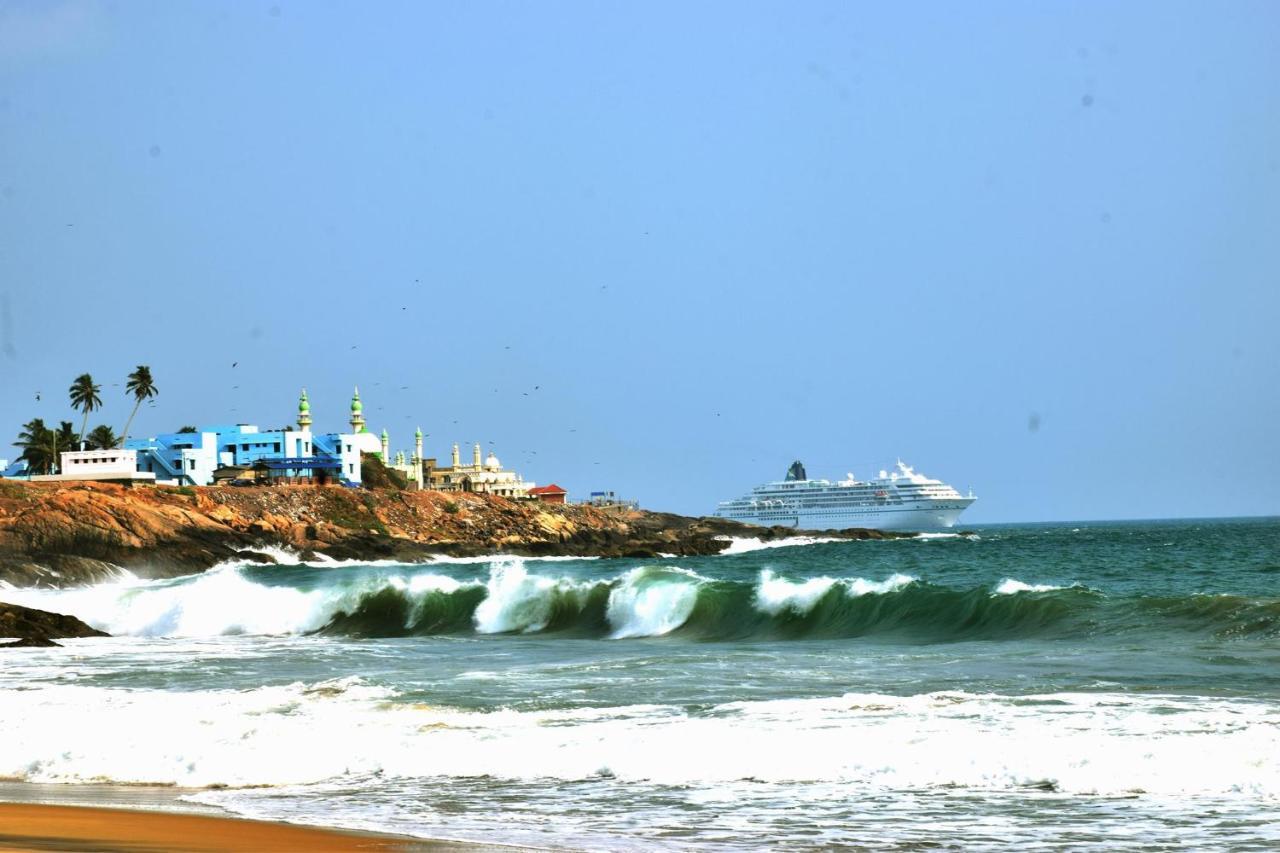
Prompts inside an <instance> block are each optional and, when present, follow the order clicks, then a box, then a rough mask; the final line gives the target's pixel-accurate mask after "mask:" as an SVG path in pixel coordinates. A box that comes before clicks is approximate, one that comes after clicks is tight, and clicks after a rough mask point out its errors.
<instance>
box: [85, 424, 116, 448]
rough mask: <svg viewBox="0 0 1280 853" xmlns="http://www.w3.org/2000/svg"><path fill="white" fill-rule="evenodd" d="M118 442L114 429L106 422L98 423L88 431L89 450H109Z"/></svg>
mask: <svg viewBox="0 0 1280 853" xmlns="http://www.w3.org/2000/svg"><path fill="white" fill-rule="evenodd" d="M119 443H120V437H119V436H117V435H116V431H115V430H113V429H112V428H111V427H109V426H107V425H106V424H99V425H98V426H96V427H94V428H93V429H92V430H90V431H89V449H90V450H110V449H111V448H113V447H115V446H116V445H117V444H119Z"/></svg>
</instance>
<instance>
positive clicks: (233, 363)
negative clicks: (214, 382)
mask: <svg viewBox="0 0 1280 853" xmlns="http://www.w3.org/2000/svg"><path fill="white" fill-rule="evenodd" d="M239 363H240V362H238V361H233V362H231V366H232V367H235V366H236V365H237V364H239Z"/></svg>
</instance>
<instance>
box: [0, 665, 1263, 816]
mask: <svg viewBox="0 0 1280 853" xmlns="http://www.w3.org/2000/svg"><path fill="white" fill-rule="evenodd" d="M86 709H91V713H92V718H93V723H94V724H93V725H92V726H88V725H85V714H86ZM1274 716H1275V706H1274V705H1273V704H1269V703H1265V702H1259V701H1253V700H1244V699H1228V698H1217V697H1215V698H1199V697H1186V696H1155V695H1132V694H1125V693H1098V694H1071V693H1060V694H1052V695H1044V696H1019V697H1005V696H996V695H976V694H968V693H936V694H925V695H917V696H906V697H902V696H892V695H882V694H865V695H864V694H856V695H855V694H850V695H845V696H842V697H837V698H823V699H790V700H774V701H763V702H736V703H730V704H725V705H720V706H717V707H714V708H711V709H708V710H706V711H704V712H701V713H692V712H690V711H688V710H686V709H684V708H682V707H678V706H665V705H636V706H624V707H612V708H584V709H569V710H546V711H525V712H517V711H512V710H499V711H492V712H474V711H462V710H455V709H449V708H437V707H430V706H423V705H419V704H409V703H402V702H398V701H395V696H394V694H393V693H392V692H390V691H388V690H385V689H382V688H378V687H374V686H371V685H368V684H365V683H363V682H361V681H359V680H358V679H345V680H342V681H336V682H324V683H319V684H301V683H299V684H292V685H287V686H280V687H260V688H256V689H252V690H242V691H236V690H203V691H174V692H170V691H159V690H155V691H151V690H124V689H117V688H102V687H82V686H66V685H59V686H50V685H41V684H33V685H31V686H30V688H29V689H26V690H5V691H0V718H2V719H4V720H5V721H6V731H5V735H6V737H5V743H4V748H3V749H2V750H0V776H6V777H9V778H16V779H24V780H28V781H34V782H88V781H113V782H139V783H140V782H150V783H170V784H176V785H194V786H203V785H219V784H222V785H285V784H306V783H318V782H323V781H326V780H328V781H334V780H343V779H359V778H365V777H377V778H388V777H391V778H414V779H416V778H441V777H444V778H448V777H481V776H489V777H493V778H496V779H511V780H537V779H558V780H585V779H594V778H598V777H600V776H602V775H607V776H610V777H613V778H616V779H618V780H621V781H624V782H652V783H657V784H662V785H677V786H684V785H703V786H706V785H723V784H733V783H735V782H736V781H737V780H742V779H752V780H756V781H758V782H764V783H769V782H774V783H797V782H815V783H821V782H829V783H838V784H842V785H846V786H850V787H849V789H848V790H846V792H845V793H846V794H849V793H855V792H857V791H864V792H874V791H877V790H888V789H896V790H921V789H939V790H951V789H955V788H962V789H970V790H979V791H1010V790H1019V789H1022V788H1025V787H1026V786H1029V785H1038V786H1052V787H1053V788H1055V789H1057V790H1059V791H1062V792H1066V793H1080V794H1124V793H1131V792H1134V791H1143V792H1147V793H1149V794H1167V795H1188V794H1190V795H1196V794H1213V795H1220V796H1226V797H1241V798H1253V799H1258V798H1262V799H1266V800H1269V801H1271V802H1275V801H1276V800H1277V799H1280V729H1278V728H1277V727H1276V726H1275V725H1274V719H1273V718H1274ZM104 733H110V734H109V736H104Z"/></svg>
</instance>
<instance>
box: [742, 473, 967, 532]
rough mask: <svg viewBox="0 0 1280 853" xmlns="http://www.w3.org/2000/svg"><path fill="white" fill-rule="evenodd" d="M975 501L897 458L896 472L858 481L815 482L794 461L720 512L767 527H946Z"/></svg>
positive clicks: (851, 475)
mask: <svg viewBox="0 0 1280 853" xmlns="http://www.w3.org/2000/svg"><path fill="white" fill-rule="evenodd" d="M975 500H977V498H976V497H974V495H973V494H972V492H971V493H970V494H968V495H962V494H960V493H959V492H957V491H956V490H955V489H953V488H952V487H951V486H948V485H947V484H946V483H943V482H942V481H941V480H933V479H930V478H929V477H926V476H924V475H923V474H919V473H917V472H916V471H915V470H913V469H912V468H911V466H909V465H907V464H906V463H904V462H902V460H898V464H897V468H896V470H894V471H892V472H889V471H881V472H880V476H879V477H875V478H872V479H870V480H858V479H857V478H856V477H854V476H853V474H849V475H848V477H847V478H846V479H844V480H840V481H838V482H832V481H830V480H810V479H809V478H808V475H807V474H806V473H805V470H804V465H803V464H801V463H800V462H793V463H792V465H791V467H790V468H789V469H788V470H787V476H786V479H784V480H778V481H775V482H772V483H765V484H764V485H760V486H756V487H755V488H754V489H752V490H751V492H750V493H749V494H747V495H744V496H743V497H740V498H737V499H736V500H731V501H723V502H722V503H721V504H720V505H719V507H718V509H717V510H716V515H718V516H720V517H721V518H730V519H733V520H734V521H742V522H746V523H747V524H759V525H763V526H766V527H772V526H774V525H781V526H784V527H796V528H800V529H803V530H843V529H846V528H850V527H865V528H869V529H874V530H921V531H923V530H945V529H947V528H949V527H952V526H954V525H955V523H956V520H957V519H959V517H960V513H962V512H964V510H965V509H966V508H967V507H968V506H969V505H970V504H971V503H973V502H974V501H975Z"/></svg>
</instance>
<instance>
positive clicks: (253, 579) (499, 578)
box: [5, 558, 1280, 642]
mask: <svg viewBox="0 0 1280 853" xmlns="http://www.w3.org/2000/svg"><path fill="white" fill-rule="evenodd" d="M531 566H533V568H531ZM445 568H446V567H438V566H434V565H432V564H425V565H420V566H403V565H401V566H397V567H395V568H394V569H390V568H378V569H369V568H365V569H313V568H308V567H305V566H268V567H261V566H243V565H236V566H225V567H221V568H218V569H214V570H210V571H208V572H206V573H204V574H201V575H197V576H193V577H187V578H179V579H170V580H160V581H144V580H140V579H138V578H136V577H134V576H132V575H127V574H126V575H122V576H121V578H120V579H119V580H116V581H114V582H111V583H107V584H102V585H99V586H94V587H85V588H79V589H70V590H49V589H11V590H6V591H5V598H6V600H9V601H12V602H14V603H17V604H24V605H27V606H31V607H38V608H40V609H43V610H52V611H55V612H61V613H73V614H75V615H77V616H79V617H80V618H82V619H84V620H85V621H86V622H88V623H89V624H91V625H93V626H94V627H97V628H100V629H102V630H104V631H107V632H108V633H111V634H116V635H131V636H153V637H208V636H219V635H228V634H254V635H291V634H314V633H319V634H328V635H337V636H350V637H399V636H413V635H418V636H425V635H437V634H469V635H477V634H478V635H487V634H517V635H521V634H542V635H547V634H555V635H567V636H584V637H598V638H612V639H623V638H637V637H661V636H674V637H682V638H686V639H691V640H704V641H713V640H742V639H769V640H789V639H796V640H799V639H806V638H828V639H830V638H856V637H875V636H878V635H888V636H892V637H894V638H895V639H899V640H902V639H905V640H909V641H918V642H948V641H959V640H972V639H1016V638H1023V637H1045V638H1058V637H1072V636H1094V635H1123V634H1128V633H1132V632H1135V631H1145V632H1151V631H1157V632H1159V631H1168V632H1175V633H1186V632H1194V633H1201V634H1208V635H1214V636H1218V637H1220V638H1231V637H1280V601H1277V600H1272V599H1266V600H1260V599H1252V598H1246V597H1242V596H1232V595H1219V596H1207V595H1191V596H1171V597H1159V596H1138V597H1117V598H1112V597H1108V596H1106V595H1103V594H1102V593H1100V592H1098V591H1096V590H1092V589H1089V588H1086V587H1083V586H1078V585H1076V586H1066V587H1060V586H1054V585H1049V584H1033V583H1027V582H1024V581H1021V580H1017V579H1015V578H1005V579H1004V580H1002V581H1000V582H999V583H997V584H995V585H994V586H974V587H969V588H953V587H949V586H944V585H940V584H934V583H929V582H927V581H924V580H921V579H919V578H916V577H912V576H910V575H905V574H893V575H890V576H889V577H887V578H882V579H872V578H863V577H856V576H853V577H828V576H823V577H808V578H804V577H801V578H792V577H787V576H784V575H782V574H778V573H776V572H774V571H771V570H764V571H762V572H760V574H759V575H758V576H757V577H756V578H755V579H753V580H745V579H744V580H738V579H717V578H709V577H705V576H702V575H699V574H697V573H696V572H692V571H689V570H687V569H684V568H680V567H678V566H674V565H669V564H666V565H649V566H641V567H639V568H634V569H631V570H630V571H627V572H625V573H624V574H621V575H619V576H617V577H613V578H603V579H590V578H585V579H584V578H581V577H574V576H572V575H569V574H555V573H553V572H552V571H548V569H550V568H551V567H550V566H547V565H545V564H537V563H530V562H527V561H526V560H524V559H521V558H499V559H496V560H495V559H493V558H490V560H489V562H488V565H487V566H485V567H484V568H486V569H487V572H486V573H484V574H477V573H476V572H475V571H474V570H471V569H470V567H469V566H467V565H466V564H461V565H456V566H452V567H448V568H451V569H452V571H453V572H454V574H448V573H445ZM479 568H480V567H479V566H477V569H479ZM535 569H536V570H535ZM459 573H470V574H471V576H470V577H457V576H455V575H457V574H459Z"/></svg>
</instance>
